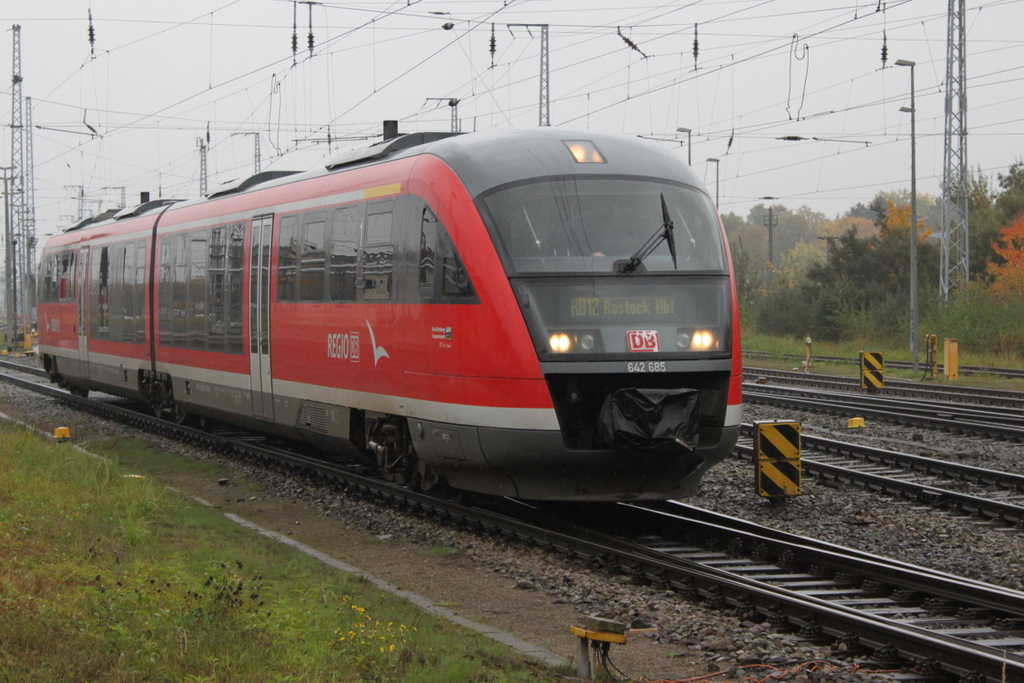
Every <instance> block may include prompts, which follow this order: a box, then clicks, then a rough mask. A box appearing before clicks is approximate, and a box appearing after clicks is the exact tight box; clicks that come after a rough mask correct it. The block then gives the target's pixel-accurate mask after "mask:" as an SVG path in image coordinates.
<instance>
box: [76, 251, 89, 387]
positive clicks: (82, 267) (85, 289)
mask: <svg viewBox="0 0 1024 683" xmlns="http://www.w3.org/2000/svg"><path fill="white" fill-rule="evenodd" d="M76 272H77V274H76V276H75V277H76V279H77V280H78V283H77V287H76V290H77V293H78V322H77V325H76V326H75V327H76V329H77V331H78V373H79V375H80V376H81V377H88V376H89V336H88V333H89V247H82V248H81V249H79V250H78V270H77V271H76Z"/></svg>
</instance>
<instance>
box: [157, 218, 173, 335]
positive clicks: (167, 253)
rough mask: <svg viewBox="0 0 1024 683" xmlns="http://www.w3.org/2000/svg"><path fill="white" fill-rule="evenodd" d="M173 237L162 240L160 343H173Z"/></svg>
mask: <svg viewBox="0 0 1024 683" xmlns="http://www.w3.org/2000/svg"><path fill="white" fill-rule="evenodd" d="M171 242H172V240H171V238H167V237H165V238H163V239H162V240H161V241H160V302H159V306H160V345H161V346H170V345H171V321H172V318H171V311H172V309H173V307H172V305H171V302H172V301H173V300H174V297H173V285H174V247H173V244H172V243H171Z"/></svg>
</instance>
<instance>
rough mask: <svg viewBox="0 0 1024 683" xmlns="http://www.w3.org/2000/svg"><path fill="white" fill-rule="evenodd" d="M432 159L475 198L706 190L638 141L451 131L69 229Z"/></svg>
mask: <svg viewBox="0 0 1024 683" xmlns="http://www.w3.org/2000/svg"><path fill="white" fill-rule="evenodd" d="M570 140H571V141H576V140H588V141H590V142H592V143H593V144H594V145H595V146H596V147H597V149H598V150H600V152H601V154H602V155H603V156H604V158H605V160H606V163H578V162H576V161H575V160H574V159H573V156H572V154H571V153H570V152H569V150H568V148H567V147H566V146H565V144H564V143H565V142H566V141H570ZM420 154H433V155H434V156H437V157H439V158H440V159H442V160H443V161H444V162H445V163H447V164H448V165H449V166H451V168H452V170H454V171H455V173H456V174H457V175H458V176H459V178H460V180H462V182H463V183H464V184H465V185H466V188H467V189H468V190H469V193H470V196H472V197H474V198H475V197H477V196H479V195H480V194H481V193H483V192H486V191H487V190H490V189H492V188H495V187H499V186H501V185H505V184H507V183H513V182H516V181H520V180H527V179H530V178H538V177H547V176H566V175H626V176H646V177H651V178H664V179H666V180H674V181H677V182H681V183H685V184H687V185H692V186H693V187H697V188H701V189H702V190H703V189H704V185H703V183H701V182H700V180H699V179H698V178H697V175H696V174H695V173H694V172H693V170H692V169H691V168H690V167H689V166H687V165H686V164H685V163H683V161H682V159H681V158H680V155H678V154H674V153H672V152H670V151H668V150H666V149H664V148H663V147H660V146H659V145H657V144H655V143H653V142H651V141H649V140H644V139H641V138H637V137H631V136H627V135H616V134H608V133H598V132H595V131H580V130H566V129H562V128H527V129H521V130H503V131H486V132H480V133H466V134H462V135H455V134H451V133H410V134H408V135H404V136H399V137H398V138H395V139H392V140H389V141H382V142H377V143H375V144H373V145H370V146H369V147H366V148H363V149H359V150H354V151H351V152H346V153H344V154H343V155H341V156H340V157H339V158H337V159H335V160H333V161H331V162H329V163H328V164H326V167H324V166H320V167H315V168H312V169H310V170H309V171H305V172H301V173H296V172H294V171H271V172H265V173H261V174H258V175H256V176H253V177H252V178H248V179H245V180H239V181H233V182H231V183H226V184H225V185H223V186H221V187H219V188H216V189H214V191H213V192H211V193H209V194H207V196H206V197H200V198H198V199H189V200H185V201H181V200H168V199H159V200H155V201H151V202H147V203H145V204H140V205H138V206H136V207H133V208H129V209H125V210H123V211H120V212H118V213H117V214H116V215H114V216H112V217H111V216H107V215H101V216H95V217H92V218H89V219H86V220H84V221H81V222H80V223H78V224H76V225H74V226H72V227H70V228H67V229H65V230H64V232H72V231H75V230H78V229H82V228H85V227H89V228H91V227H93V226H94V225H97V224H100V223H106V222H108V221H112V220H113V221H116V220H123V219H125V218H130V217H133V216H138V215H142V214H145V213H149V212H151V211H154V210H156V209H159V208H162V207H164V206H165V205H167V204H169V203H175V204H178V206H175V207H173V208H175V209H176V208H179V207H184V206H192V205H195V204H198V203H201V202H206V201H216V200H217V199H218V198H220V197H221V196H226V195H232V194H244V193H246V192H254V191H258V190H262V189H266V188H269V187H274V186H278V185H287V184H289V183H293V182H297V181H301V180H306V179H309V178H315V177H318V176H322V175H325V174H330V173H332V172H337V171H343V170H347V169H349V168H358V167H362V166H364V165H368V164H373V163H383V162H386V161H391V160H393V159H400V158H405V157H413V156H417V155H420Z"/></svg>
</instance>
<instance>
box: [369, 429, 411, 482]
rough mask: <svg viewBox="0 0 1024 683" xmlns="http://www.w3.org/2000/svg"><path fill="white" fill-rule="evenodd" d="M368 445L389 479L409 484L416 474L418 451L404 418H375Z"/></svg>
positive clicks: (378, 465) (381, 469)
mask: <svg viewBox="0 0 1024 683" xmlns="http://www.w3.org/2000/svg"><path fill="white" fill-rule="evenodd" d="M366 443H367V446H369V447H370V450H371V451H372V452H373V454H374V456H375V457H376V459H377V467H379V468H380V471H381V474H383V475H384V478H385V479H387V480H388V481H392V482H394V483H396V484H409V483H411V482H413V481H414V479H415V475H416V451H415V449H414V448H413V444H412V439H410V438H409V432H408V428H407V427H406V424H405V421H404V420H397V419H388V418H383V419H380V420H374V421H373V423H372V425H371V429H370V431H369V438H368V439H367V441H366Z"/></svg>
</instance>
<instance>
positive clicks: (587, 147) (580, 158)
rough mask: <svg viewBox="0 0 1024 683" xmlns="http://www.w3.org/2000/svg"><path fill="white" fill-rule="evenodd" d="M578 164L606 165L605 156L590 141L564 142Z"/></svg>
mask: <svg viewBox="0 0 1024 683" xmlns="http://www.w3.org/2000/svg"><path fill="white" fill-rule="evenodd" d="M562 144H563V145H565V146H566V147H567V148H568V149H569V153H570V154H572V158H573V159H575V160H576V163H578V164H604V163H607V162H606V161H605V159H604V156H603V155H602V154H601V152H600V151H598V149H597V145H595V144H594V143H593V142H591V141H590V140H562Z"/></svg>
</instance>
